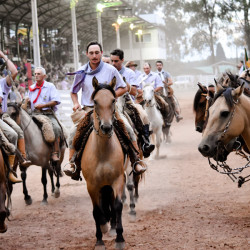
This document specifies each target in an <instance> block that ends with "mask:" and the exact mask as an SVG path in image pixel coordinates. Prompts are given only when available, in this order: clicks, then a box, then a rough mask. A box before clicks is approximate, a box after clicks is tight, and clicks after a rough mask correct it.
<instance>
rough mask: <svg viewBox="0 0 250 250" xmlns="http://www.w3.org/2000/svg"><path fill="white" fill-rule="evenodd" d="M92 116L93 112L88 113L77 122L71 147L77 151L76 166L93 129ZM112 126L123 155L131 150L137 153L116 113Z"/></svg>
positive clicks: (78, 164)
mask: <svg viewBox="0 0 250 250" xmlns="http://www.w3.org/2000/svg"><path fill="white" fill-rule="evenodd" d="M92 114H93V110H91V111H89V112H88V113H87V114H86V115H85V117H84V118H83V119H82V120H81V121H80V122H79V124H78V126H77V131H76V134H75V137H74V139H73V147H74V148H75V150H76V151H77V154H76V156H75V163H76V165H77V166H80V165H81V158H82V154H83V151H84V148H85V146H86V143H87V141H88V138H89V136H90V134H91V132H92V131H93V128H94V123H93V118H92ZM113 125H114V131H115V133H116V136H117V138H118V140H119V141H120V143H121V146H122V150H123V153H124V155H127V154H129V152H131V150H132V151H134V152H136V153H139V152H137V150H136V149H135V148H134V146H133V144H132V142H131V141H130V138H129V135H128V132H127V130H126V128H125V125H124V123H123V121H122V119H120V118H119V116H118V114H117V113H115V120H114V123H113Z"/></svg>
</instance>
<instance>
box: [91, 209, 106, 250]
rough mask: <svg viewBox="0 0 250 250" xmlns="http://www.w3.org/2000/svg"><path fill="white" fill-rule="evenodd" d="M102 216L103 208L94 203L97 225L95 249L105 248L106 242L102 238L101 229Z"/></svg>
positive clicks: (94, 215)
mask: <svg viewBox="0 0 250 250" xmlns="http://www.w3.org/2000/svg"><path fill="white" fill-rule="evenodd" d="M101 216H102V213H101V210H100V208H99V207H98V206H97V205H94V209H93V217H94V219H95V225H96V244H95V250H101V249H103V250H104V249H105V245H104V242H103V240H102V231H101V227H100V226H101V225H100V218H101Z"/></svg>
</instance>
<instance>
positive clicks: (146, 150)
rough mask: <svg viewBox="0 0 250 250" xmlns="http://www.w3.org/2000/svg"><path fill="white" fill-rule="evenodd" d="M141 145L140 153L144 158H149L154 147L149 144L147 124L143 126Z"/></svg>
mask: <svg viewBox="0 0 250 250" xmlns="http://www.w3.org/2000/svg"><path fill="white" fill-rule="evenodd" d="M143 135H144V138H143V142H144V143H143V145H142V152H143V156H144V157H145V158H147V157H149V156H150V154H151V152H152V151H153V150H154V149H155V145H153V144H150V139H149V138H150V132H149V124H145V125H143Z"/></svg>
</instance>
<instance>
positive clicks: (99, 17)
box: [96, 3, 105, 46]
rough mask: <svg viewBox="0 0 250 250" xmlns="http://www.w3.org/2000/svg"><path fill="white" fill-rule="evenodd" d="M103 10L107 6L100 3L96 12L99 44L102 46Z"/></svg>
mask: <svg viewBox="0 0 250 250" xmlns="http://www.w3.org/2000/svg"><path fill="white" fill-rule="evenodd" d="M103 8H105V6H104V5H103V4H101V3H98V4H97V5H96V10H97V28H98V42H99V43H100V44H101V45H102V46H103V44H102V12H103Z"/></svg>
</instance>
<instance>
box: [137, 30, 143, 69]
mask: <svg viewBox="0 0 250 250" xmlns="http://www.w3.org/2000/svg"><path fill="white" fill-rule="evenodd" d="M137 34H138V38H139V46H140V67H141V71H142V70H143V66H142V47H141V46H142V30H138V33H137Z"/></svg>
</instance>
